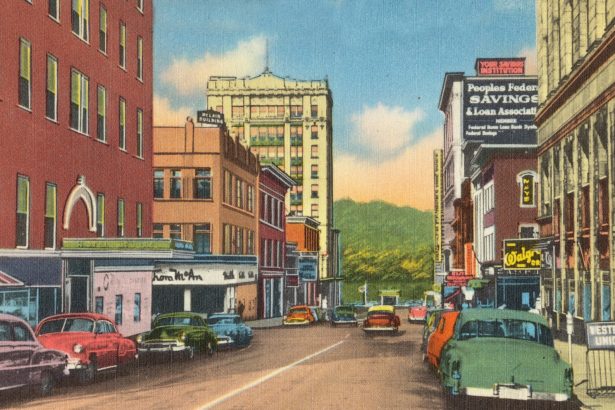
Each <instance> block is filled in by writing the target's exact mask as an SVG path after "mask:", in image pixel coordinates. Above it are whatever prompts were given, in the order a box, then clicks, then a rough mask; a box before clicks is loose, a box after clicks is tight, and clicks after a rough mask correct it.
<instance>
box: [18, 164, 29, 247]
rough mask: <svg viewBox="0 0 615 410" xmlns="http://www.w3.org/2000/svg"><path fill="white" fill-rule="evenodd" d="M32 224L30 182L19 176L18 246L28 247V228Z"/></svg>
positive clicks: (26, 178)
mask: <svg viewBox="0 0 615 410" xmlns="http://www.w3.org/2000/svg"><path fill="white" fill-rule="evenodd" d="M29 223H30V180H29V179H28V177H25V176H22V175H19V176H17V229H16V241H15V242H16V245H17V246H18V247H26V246H28V230H29V229H28V228H29Z"/></svg>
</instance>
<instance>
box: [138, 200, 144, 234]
mask: <svg viewBox="0 0 615 410" xmlns="http://www.w3.org/2000/svg"><path fill="white" fill-rule="evenodd" d="M141 237H143V204H142V203H140V202H137V238H141Z"/></svg>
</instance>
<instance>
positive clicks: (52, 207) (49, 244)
mask: <svg viewBox="0 0 615 410" xmlns="http://www.w3.org/2000/svg"><path fill="white" fill-rule="evenodd" d="M56 192H57V187H56V186H55V185H54V184H49V183H48V184H47V186H46V187H45V248H49V249H53V248H55V246H56V243H55V242H56V241H55V239H56V215H57V205H56Z"/></svg>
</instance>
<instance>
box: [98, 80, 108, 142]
mask: <svg viewBox="0 0 615 410" xmlns="http://www.w3.org/2000/svg"><path fill="white" fill-rule="evenodd" d="M97 100H98V115H97V117H96V139H97V140H99V141H106V140H107V90H105V87H103V86H102V85H99V86H98V98H97Z"/></svg>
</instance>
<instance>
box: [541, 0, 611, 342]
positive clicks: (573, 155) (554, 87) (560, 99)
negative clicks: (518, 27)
mask: <svg viewBox="0 0 615 410" xmlns="http://www.w3.org/2000/svg"><path fill="white" fill-rule="evenodd" d="M536 10H537V52H538V74H539V99H540V105H539V111H538V114H537V115H536V117H535V122H536V125H537V126H538V145H539V152H538V155H539V158H538V170H539V174H540V195H539V211H538V222H539V224H540V227H541V229H540V231H541V232H540V234H541V237H542V238H544V242H545V243H546V244H548V246H547V248H548V249H550V256H549V257H548V258H546V259H545V260H543V263H547V265H550V266H549V267H550V273H545V274H544V275H543V278H542V279H543V280H542V295H543V297H542V307H543V308H544V309H545V311H546V312H547V313H548V314H549V315H551V317H552V318H553V319H554V323H555V324H556V326H558V327H561V326H562V323H563V322H562V320H563V318H564V315H565V314H566V313H567V312H571V313H572V314H573V316H574V317H575V325H581V324H582V323H583V322H584V321H592V320H613V318H615V305H614V304H613V301H615V297H614V293H613V292H614V290H615V259H614V254H613V249H614V245H615V242H614V241H615V237H614V236H613V229H612V227H611V226H610V225H611V224H612V221H613V220H614V217H615V203H614V201H613V198H614V193H615V185H614V182H615V163H614V160H615V138H614V137H615V100H614V99H613V97H614V96H615V0H600V1H598V0H574V1H571V0H560V1H553V0H539V1H538V2H537V9H536ZM543 259H544V258H543ZM547 272H549V271H547ZM578 330H581V329H580V328H579V329H578ZM575 333H579V332H577V331H575ZM580 333H582V332H580Z"/></svg>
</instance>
